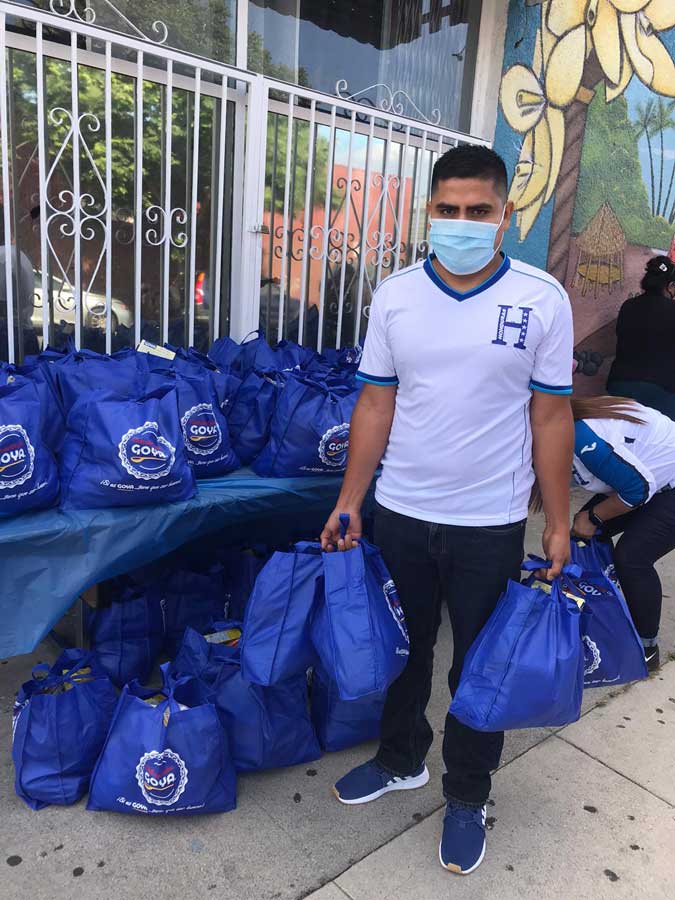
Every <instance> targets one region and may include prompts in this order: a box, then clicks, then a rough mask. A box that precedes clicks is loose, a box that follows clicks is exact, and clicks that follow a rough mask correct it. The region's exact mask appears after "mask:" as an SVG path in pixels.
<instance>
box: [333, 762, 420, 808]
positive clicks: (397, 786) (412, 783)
mask: <svg viewBox="0 0 675 900" xmlns="http://www.w3.org/2000/svg"><path fill="white" fill-rule="evenodd" d="M428 781H429V770H428V769H427V767H426V766H425V767H424V771H423V772H421V773H420V774H419V775H416V776H415V777H414V778H406V780H405V781H395V782H393V783H392V784H388V785H387V786H386V787H383V788H380V790H379V791H375V792H374V793H373V794H367V795H366V796H365V797H358V798H357V799H356V800H345V798H344V797H341V796H340V794H339V793H338V790H337V788H336V787H333V793H334V794H335V796H336V798H337V799H338V800H339V801H340V803H344V804H346V805H347V806H356V805H357V804H359V803H370V802H371V801H372V800H377V799H378V797H381V796H382V795H383V794H388V793H389V792H390V791H413V790H415V788H421V787H424V785H425V784H427V782H428Z"/></svg>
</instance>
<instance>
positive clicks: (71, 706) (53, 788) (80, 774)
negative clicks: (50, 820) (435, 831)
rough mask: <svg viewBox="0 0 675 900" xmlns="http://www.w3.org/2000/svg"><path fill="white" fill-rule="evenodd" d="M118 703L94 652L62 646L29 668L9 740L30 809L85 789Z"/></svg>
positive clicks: (72, 798) (68, 799)
mask: <svg viewBox="0 0 675 900" xmlns="http://www.w3.org/2000/svg"><path fill="white" fill-rule="evenodd" d="M38 675H42V676H43V677H38ZM116 703H117V693H116V691H115V688H114V687H113V686H112V684H111V683H110V681H109V680H108V678H107V676H106V675H105V672H103V671H102V670H101V669H100V667H99V666H98V663H97V661H96V659H95V655H94V654H93V653H86V652H85V651H83V650H65V651H64V652H63V653H62V654H61V655H60V656H59V658H58V659H57V660H56V662H55V663H54V665H53V666H52V667H51V668H49V666H47V665H40V666H36V667H35V669H33V678H32V680H31V681H27V682H26V683H25V684H24V685H23V686H22V687H21V689H20V691H19V693H18V694H17V697H16V702H15V704H14V711H13V740H12V759H13V761H14V769H15V773H16V779H15V787H16V793H17V794H18V796H19V797H21V799H22V800H25V802H26V803H27V804H28V806H30V807H31V809H42V808H43V807H45V806H49V805H50V804H51V803H55V804H70V803H76V802H77V801H78V800H79V799H80V797H82V796H84V794H86V792H87V790H88V788H89V779H90V777H91V773H92V771H93V769H94V765H95V764H96V759H97V757H98V754H99V753H100V751H101V748H102V747H103V743H104V741H105V737H106V734H107V733H108V726H109V725H110V721H111V719H112V715H113V712H114V709H115V704H116Z"/></svg>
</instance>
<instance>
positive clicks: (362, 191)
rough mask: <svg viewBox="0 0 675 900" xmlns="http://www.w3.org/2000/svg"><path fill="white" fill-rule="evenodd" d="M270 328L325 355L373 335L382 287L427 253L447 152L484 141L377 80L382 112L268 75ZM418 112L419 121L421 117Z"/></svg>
mask: <svg viewBox="0 0 675 900" xmlns="http://www.w3.org/2000/svg"><path fill="white" fill-rule="evenodd" d="M266 86H267V93H268V122H267V148H266V182H265V204H264V222H265V237H264V245H263V272H262V285H263V287H262V291H261V323H262V324H263V327H264V328H265V329H266V331H267V332H268V333H269V334H270V335H271V336H272V337H274V338H279V339H281V338H284V337H285V338H292V339H295V340H298V341H300V342H301V343H303V342H304V343H306V344H309V345H311V346H314V347H317V348H318V349H321V348H322V347H324V346H334V347H340V346H344V345H347V344H351V343H358V342H359V341H361V340H362V338H363V335H364V333H365V330H366V327H367V320H368V312H369V307H370V301H371V298H372V294H373V291H374V289H375V287H376V286H377V285H378V284H379V282H380V281H381V280H382V279H383V278H385V277H386V276H387V275H389V274H391V273H393V272H396V271H397V270H398V269H399V268H401V267H403V266H407V265H410V264H411V263H414V262H415V261H417V259H419V258H420V257H421V256H425V255H426V253H427V249H428V248H427V243H426V234H427V226H428V219H427V213H426V203H427V199H428V196H429V189H430V183H431V172H432V169H433V165H434V163H435V161H436V159H437V158H438V157H439V155H442V154H443V153H444V152H445V151H446V150H448V149H450V148H451V147H454V146H456V145H457V144H458V143H480V144H485V143H486V142H485V141H481V140H477V139H474V138H471V137H469V136H467V135H463V134H460V133H457V132H453V131H449V130H447V129H444V128H442V127H440V126H439V125H438V124H437V123H438V120H439V118H440V116H439V115H437V114H436V113H435V111H433V110H432V111H429V113H428V115H425V114H424V113H423V112H422V110H421V109H420V107H419V106H418V105H416V104H415V103H414V102H413V100H412V99H411V98H409V97H408V96H407V95H406V94H403V92H401V91H399V92H396V93H393V92H392V91H391V90H389V89H387V88H386V86H385V85H377V86H374V87H377V88H378V89H379V91H378V93H379V96H380V97H381V98H383V99H381V101H380V107H379V108H373V107H372V105H371V106H366V105H364V103H363V102H360V96H361V94H366V93H372V92H371V91H370V90H369V91H367V92H365V91H364V92H360V94H359V95H355V96H350V95H349V92H348V86H347V83H346V82H344V81H342V82H338V84H337V86H336V96H335V97H329V96H326V95H325V94H319V93H317V92H315V91H311V90H308V89H305V88H302V87H296V86H293V87H291V86H290V85H287V84H281V83H277V82H272V81H270V80H266ZM411 116H415V118H414V119H413V118H410V117H411Z"/></svg>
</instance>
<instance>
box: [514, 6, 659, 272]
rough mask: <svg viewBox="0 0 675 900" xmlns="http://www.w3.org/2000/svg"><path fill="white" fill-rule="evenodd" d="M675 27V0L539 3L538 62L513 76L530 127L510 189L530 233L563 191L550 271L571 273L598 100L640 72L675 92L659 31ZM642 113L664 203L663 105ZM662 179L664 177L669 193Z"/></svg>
mask: <svg viewBox="0 0 675 900" xmlns="http://www.w3.org/2000/svg"><path fill="white" fill-rule="evenodd" d="M529 5H531V4H529ZM673 27H675V2H673V0H545V2H542V3H541V4H540V5H539V27H538V29H537V35H536V41H535V49H534V53H533V58H532V63H531V65H530V66H526V65H521V64H517V65H514V66H512V67H511V68H510V69H509V70H508V71H507V72H506V73H505V74H504V77H503V79H502V84H501V93H500V102H501V107H502V111H503V113H504V116H505V118H506V121H507V122H508V124H509V125H510V126H511V128H513V129H514V130H515V131H517V132H519V133H520V134H522V135H523V139H522V145H521V151H520V158H519V160H518V163H517V165H516V168H515V172H514V177H513V182H512V185H511V190H510V194H509V199H511V200H512V201H513V203H514V205H515V209H516V214H517V216H516V224H517V226H518V227H519V230H520V240H521V241H523V240H524V239H525V237H526V236H527V234H528V233H529V232H530V230H531V229H532V226H533V225H534V223H535V221H536V220H537V219H538V217H539V215H540V213H541V211H542V209H543V207H544V206H545V204H546V203H547V202H548V201H549V200H550V199H551V198H554V199H553V204H554V206H553V215H552V221H551V230H550V237H549V249H548V260H547V269H548V271H549V272H551V274H553V275H554V276H555V277H557V278H558V279H559V280H560V281H564V280H565V276H566V273H567V264H568V259H569V248H570V240H571V231H572V220H573V215H574V199H575V193H576V183H577V179H578V175H579V168H580V163H581V151H582V145H583V139H584V133H585V129H586V119H587V115H588V107H589V104H590V103H591V101H592V100H593V97H594V96H595V93H596V90H597V89H598V87H599V86H601V85H602V86H604V93H605V99H606V102H607V103H611V102H612V101H614V100H616V99H617V98H618V97H620V96H622V95H623V93H624V92H625V90H626V88H627V87H628V85H629V84H630V83H631V81H632V80H633V78H635V77H637V78H638V79H639V80H640V81H641V82H642V84H643V85H645V87H647V88H648V89H649V90H650V91H652V92H653V93H654V94H657V95H661V96H662V97H675V62H674V61H673V59H672V58H671V55H670V53H669V52H668V49H667V47H666V46H665V45H664V43H663V42H662V40H661V39H660V37H659V32H663V31H667V30H668V29H670V28H673ZM642 112H643V113H644V120H645V128H646V129H647V130H646V132H645V134H646V135H647V136H648V140H649V153H650V154H651V159H652V162H651V171H652V180H653V190H652V206H653V207H654V208H656V205H657V204H658V202H659V201H658V196H659V194H658V191H657V190H656V175H657V172H656V169H655V167H654V159H653V157H654V153H653V151H654V148H653V146H652V143H651V142H652V138H653V136H654V133H653V131H652V129H653V127H654V125H653V124H652V125H649V120H650V119H653V117H654V116H655V115H656V116H658V115H659V112H658V108H657V109H656V111H655V108H654V106H653V105H652V109H651V114H650V111H649V110H648V109H646V108H645V109H644V110H643V111H642ZM642 118H643V117H642V115H641V121H642ZM661 164H662V165H663V155H662V156H661ZM662 181H663V179H662V176H660V180H659V190H660V191H661V194H662V193H663V186H662ZM661 200H662V201H663V197H661ZM674 207H675V204H674Z"/></svg>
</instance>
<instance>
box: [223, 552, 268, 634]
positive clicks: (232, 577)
mask: <svg viewBox="0 0 675 900" xmlns="http://www.w3.org/2000/svg"><path fill="white" fill-rule="evenodd" d="M268 558H269V555H268V553H267V551H266V548H261V547H242V548H237V547H236V548H230V549H228V550H226V551H225V552H224V553H223V554H222V556H221V559H222V563H223V566H224V568H225V574H224V579H225V602H226V603H227V618H228V619H239V620H240V621H242V622H243V620H244V616H245V615H246V607H247V606H248V601H249V598H250V596H251V594H252V593H253V588H254V586H255V582H256V578H257V577H258V575H259V574H260V572H261V571H262V569H263V567H264V565H265V563H266V562H267V559H268Z"/></svg>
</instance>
